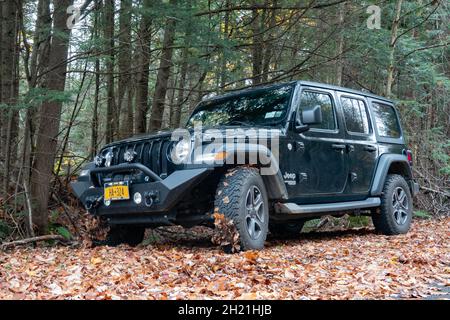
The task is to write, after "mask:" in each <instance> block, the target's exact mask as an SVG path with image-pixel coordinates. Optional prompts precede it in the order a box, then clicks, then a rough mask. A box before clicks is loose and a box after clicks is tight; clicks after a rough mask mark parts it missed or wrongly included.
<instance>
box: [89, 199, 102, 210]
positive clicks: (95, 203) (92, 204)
mask: <svg viewBox="0 0 450 320" xmlns="http://www.w3.org/2000/svg"><path fill="white" fill-rule="evenodd" d="M102 199H103V196H101V197H98V198H95V197H92V198H87V199H86V209H87V210H88V211H90V210H91V209H95V208H97V207H98V206H99V205H100V203H101V201H102Z"/></svg>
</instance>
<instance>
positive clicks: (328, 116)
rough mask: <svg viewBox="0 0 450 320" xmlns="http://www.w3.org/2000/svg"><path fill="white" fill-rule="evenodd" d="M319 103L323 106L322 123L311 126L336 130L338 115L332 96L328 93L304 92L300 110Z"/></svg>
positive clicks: (310, 107)
mask: <svg viewBox="0 0 450 320" xmlns="http://www.w3.org/2000/svg"><path fill="white" fill-rule="evenodd" d="M318 105H319V106H320V107H321V108H322V123H320V124H316V125H311V128H316V129H324V130H335V129H336V117H335V112H334V106H333V102H332V100H331V96H330V95H329V94H327V93H319V92H314V91H303V92H302V96H301V97H300V107H299V111H303V110H309V109H312V108H314V107H315V106H318Z"/></svg>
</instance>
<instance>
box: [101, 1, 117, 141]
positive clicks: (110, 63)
mask: <svg viewBox="0 0 450 320" xmlns="http://www.w3.org/2000/svg"><path fill="white" fill-rule="evenodd" d="M104 35H105V51H106V52H107V54H108V56H107V58H106V63H105V64H106V91H107V100H106V143H110V142H112V141H113V140H114V137H115V134H116V123H117V120H116V119H117V117H118V113H117V108H116V104H115V100H114V58H115V56H114V0H105V7H104Z"/></svg>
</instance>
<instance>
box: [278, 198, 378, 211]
mask: <svg viewBox="0 0 450 320" xmlns="http://www.w3.org/2000/svg"><path fill="white" fill-rule="evenodd" d="M380 204H381V200H380V198H375V197H374V198H367V199H366V200H361V201H349V202H334V203H320V204H301V205H300V204H296V203H277V204H276V205H275V210H276V211H277V212H278V213H284V214H300V215H308V214H316V213H327V212H333V211H347V210H354V209H366V208H373V207H378V206H380Z"/></svg>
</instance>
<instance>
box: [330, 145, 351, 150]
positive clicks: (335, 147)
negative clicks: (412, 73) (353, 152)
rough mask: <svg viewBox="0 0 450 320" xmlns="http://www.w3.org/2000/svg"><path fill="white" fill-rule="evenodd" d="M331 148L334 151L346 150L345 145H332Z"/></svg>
mask: <svg viewBox="0 0 450 320" xmlns="http://www.w3.org/2000/svg"><path fill="white" fill-rule="evenodd" d="M331 147H332V148H333V149H334V150H345V149H346V148H347V146H346V145H345V144H332V145H331Z"/></svg>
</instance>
